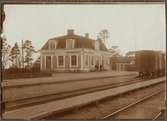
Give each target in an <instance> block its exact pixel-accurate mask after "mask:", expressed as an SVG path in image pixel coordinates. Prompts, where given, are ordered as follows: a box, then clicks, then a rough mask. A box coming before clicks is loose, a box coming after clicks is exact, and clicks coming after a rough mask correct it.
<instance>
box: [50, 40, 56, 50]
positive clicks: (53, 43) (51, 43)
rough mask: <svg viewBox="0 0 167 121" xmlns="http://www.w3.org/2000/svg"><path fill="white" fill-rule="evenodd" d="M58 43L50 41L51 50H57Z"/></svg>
mask: <svg viewBox="0 0 167 121" xmlns="http://www.w3.org/2000/svg"><path fill="white" fill-rule="evenodd" d="M56 47H57V41H50V42H49V49H56Z"/></svg>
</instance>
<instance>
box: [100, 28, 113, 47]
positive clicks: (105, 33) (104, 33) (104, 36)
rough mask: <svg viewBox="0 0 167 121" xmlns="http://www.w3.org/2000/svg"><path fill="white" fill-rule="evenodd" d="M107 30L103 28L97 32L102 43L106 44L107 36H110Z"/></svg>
mask: <svg viewBox="0 0 167 121" xmlns="http://www.w3.org/2000/svg"><path fill="white" fill-rule="evenodd" d="M109 34H110V33H109V31H108V30H107V29H103V30H101V31H100V33H99V34H98V38H100V39H101V40H102V41H103V43H104V44H106V42H107V40H108V38H109V37H110V36H109Z"/></svg>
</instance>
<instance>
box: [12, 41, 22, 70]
mask: <svg viewBox="0 0 167 121" xmlns="http://www.w3.org/2000/svg"><path fill="white" fill-rule="evenodd" d="M10 60H11V62H12V67H13V68H19V67H20V64H21V63H20V49H19V46H18V44H17V42H16V43H15V44H14V46H13V47H12V49H11V52H10Z"/></svg>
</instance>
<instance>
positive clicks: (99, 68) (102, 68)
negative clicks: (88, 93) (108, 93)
mask: <svg viewBox="0 0 167 121" xmlns="http://www.w3.org/2000/svg"><path fill="white" fill-rule="evenodd" d="M95 70H96V71H103V70H104V67H103V65H98V64H96V65H95Z"/></svg>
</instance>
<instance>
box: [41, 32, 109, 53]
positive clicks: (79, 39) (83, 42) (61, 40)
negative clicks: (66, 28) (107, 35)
mask: <svg viewBox="0 0 167 121" xmlns="http://www.w3.org/2000/svg"><path fill="white" fill-rule="evenodd" d="M68 39H74V40H75V46H74V48H89V49H95V48H94V43H95V41H99V46H100V47H99V49H100V50H104V51H107V48H106V46H105V45H104V43H103V42H102V41H100V40H93V39H91V38H88V37H83V36H79V35H75V34H73V35H68V34H67V35H64V36H59V37H55V38H51V39H49V40H48V41H47V42H46V44H45V45H44V46H43V47H42V49H41V50H47V49H49V44H48V43H49V41H50V40H51V41H57V42H58V43H57V47H56V48H57V49H63V48H66V40H68Z"/></svg>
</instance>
